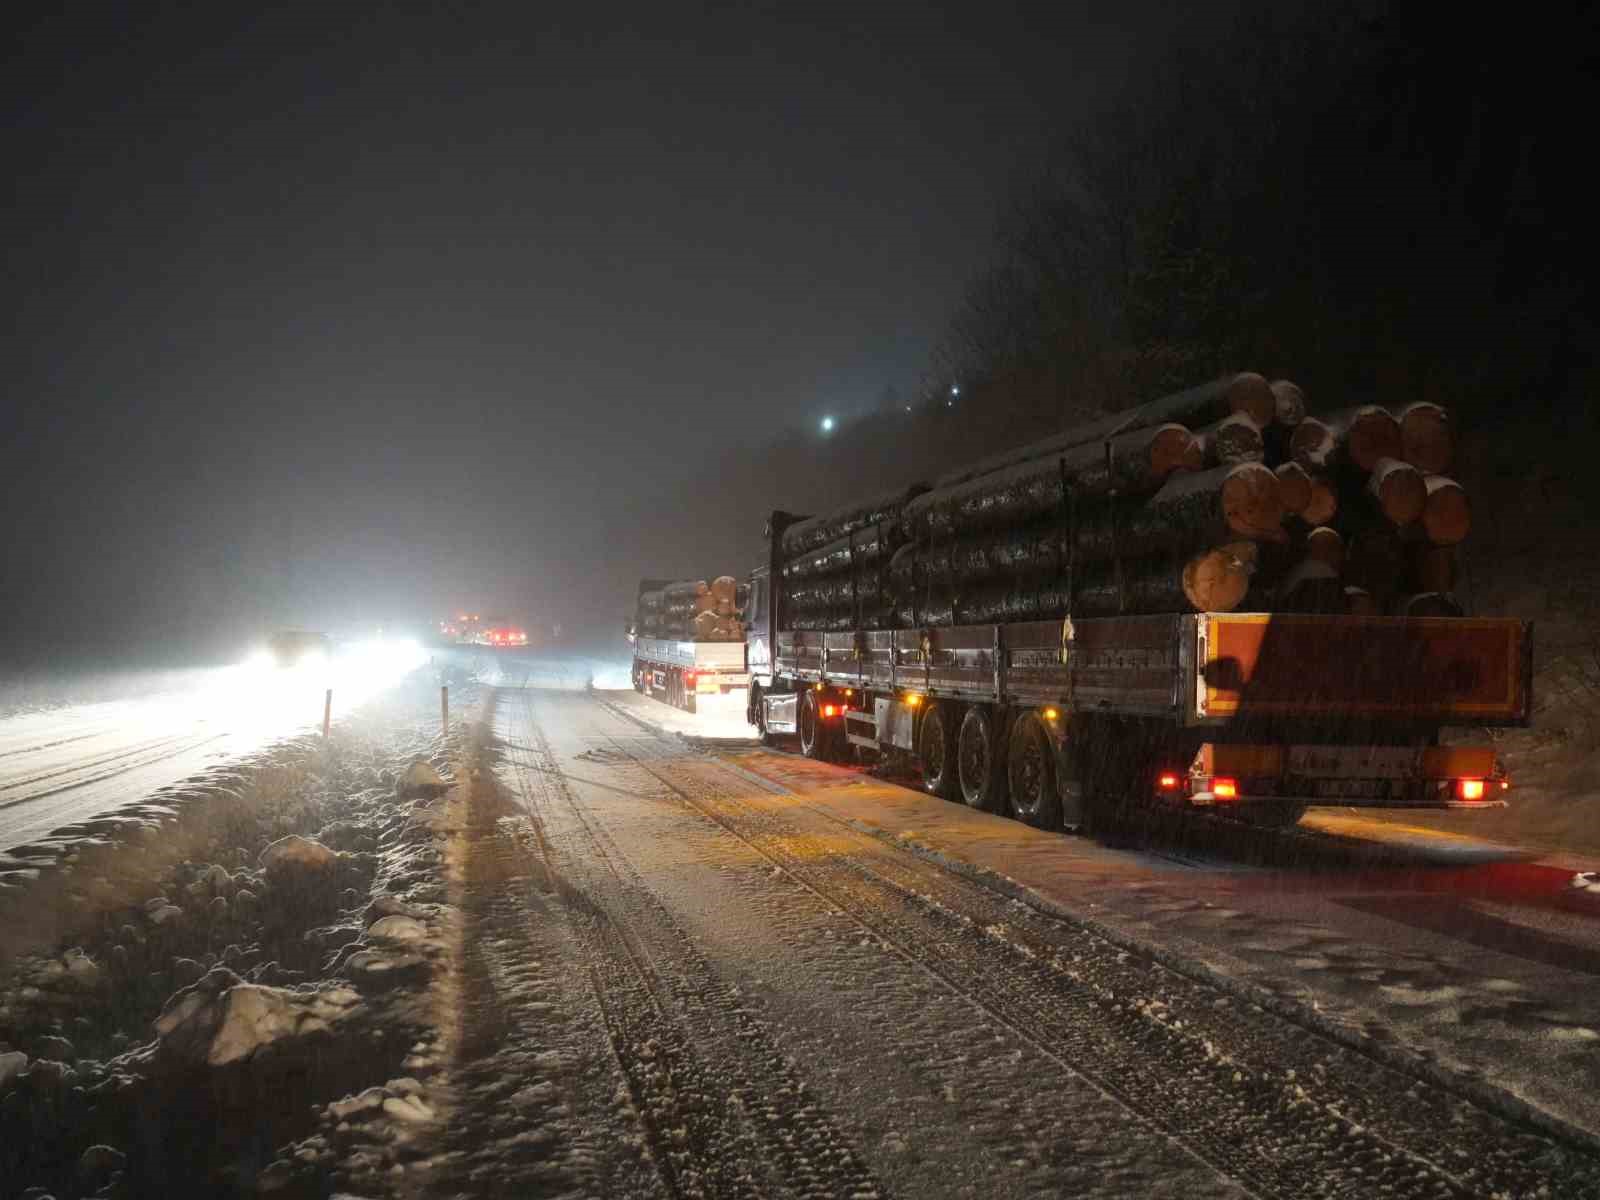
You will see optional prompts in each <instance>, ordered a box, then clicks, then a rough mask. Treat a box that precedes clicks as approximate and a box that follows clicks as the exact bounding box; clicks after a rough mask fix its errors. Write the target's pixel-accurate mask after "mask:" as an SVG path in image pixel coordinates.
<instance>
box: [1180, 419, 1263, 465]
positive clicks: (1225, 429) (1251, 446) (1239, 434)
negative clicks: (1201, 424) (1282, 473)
mask: <svg viewBox="0 0 1600 1200" xmlns="http://www.w3.org/2000/svg"><path fill="white" fill-rule="evenodd" d="M1194 437H1195V441H1196V442H1198V443H1199V445H1200V453H1201V456H1202V457H1203V458H1204V460H1205V465H1206V466H1208V467H1220V466H1225V465H1227V464H1230V463H1242V462H1260V461H1261V460H1262V459H1264V458H1265V457H1266V448H1265V444H1264V443H1263V442H1262V439H1261V426H1259V425H1257V424H1256V422H1255V419H1254V418H1253V417H1251V416H1250V415H1249V414H1248V413H1234V414H1233V415H1232V416H1229V417H1224V418H1223V419H1222V420H1220V421H1217V422H1215V423H1214V424H1211V425H1207V426H1206V427H1205V428H1204V429H1197V430H1196V431H1195V434H1194Z"/></svg>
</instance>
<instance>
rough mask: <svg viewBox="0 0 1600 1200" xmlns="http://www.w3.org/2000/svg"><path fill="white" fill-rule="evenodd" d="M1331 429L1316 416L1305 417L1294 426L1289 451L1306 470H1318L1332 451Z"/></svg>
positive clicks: (1322, 466)
mask: <svg viewBox="0 0 1600 1200" xmlns="http://www.w3.org/2000/svg"><path fill="white" fill-rule="evenodd" d="M1333 448H1334V440H1333V430H1331V429H1329V428H1328V427H1327V425H1325V424H1324V423H1323V422H1321V421H1319V420H1317V418H1316V417H1307V418H1306V419H1305V420H1303V421H1301V422H1300V424H1298V425H1297V426H1295V430H1294V433H1293V435H1291V437H1290V438H1289V453H1290V455H1291V456H1293V458H1294V461H1295V462H1297V463H1299V464H1300V465H1301V466H1302V467H1304V468H1305V469H1306V470H1307V471H1320V470H1322V469H1323V468H1325V467H1326V466H1327V465H1328V458H1329V456H1330V455H1332V453H1333Z"/></svg>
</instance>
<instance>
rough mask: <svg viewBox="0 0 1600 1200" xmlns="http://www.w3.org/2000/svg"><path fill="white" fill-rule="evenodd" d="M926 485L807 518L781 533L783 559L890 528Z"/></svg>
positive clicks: (901, 490) (915, 485) (917, 485)
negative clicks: (859, 533) (851, 536)
mask: <svg viewBox="0 0 1600 1200" xmlns="http://www.w3.org/2000/svg"><path fill="white" fill-rule="evenodd" d="M927 490H928V488H927V485H926V484H920V483H919V484H913V485H912V486H911V487H909V488H902V489H900V490H899V491H896V492H889V493H887V494H885V495H880V496H876V497H874V498H873V499H871V500H868V501H865V502H864V503H861V504H853V505H850V506H848V507H846V508H840V509H835V510H834V511H833V512H831V513H824V514H823V515H822V516H819V517H808V518H807V519H806V520H804V521H801V522H799V523H798V524H796V525H791V526H790V527H789V528H788V529H786V530H784V532H783V557H784V558H785V559H791V558H794V557H795V556H796V555H798V554H803V553H804V552H805V551H807V550H815V549H817V548H818V547H819V546H826V545H827V544H828V543H829V542H836V541H838V540H839V539H840V538H843V537H848V536H849V535H850V534H852V533H857V532H859V531H860V530H863V529H870V528H872V527H874V526H885V527H887V526H890V525H894V524H896V523H897V522H898V521H899V520H900V516H901V513H902V512H903V511H904V509H905V506H906V504H907V503H908V502H909V501H910V500H911V499H912V498H913V497H916V496H920V495H921V494H922V493H923V492H925V491H927Z"/></svg>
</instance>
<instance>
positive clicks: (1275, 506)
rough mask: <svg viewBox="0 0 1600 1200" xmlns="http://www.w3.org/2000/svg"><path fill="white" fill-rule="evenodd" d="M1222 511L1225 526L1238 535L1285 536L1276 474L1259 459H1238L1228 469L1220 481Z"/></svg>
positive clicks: (1257, 537)
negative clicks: (1231, 467) (1221, 482)
mask: <svg viewBox="0 0 1600 1200" xmlns="http://www.w3.org/2000/svg"><path fill="white" fill-rule="evenodd" d="M1222 514H1223V519H1224V520H1225V521H1226V522H1227V524H1228V528H1229V529H1231V530H1233V532H1234V533H1237V534H1238V535H1239V536H1240V537H1246V538H1251V539H1253V540H1255V541H1268V542H1276V541H1283V540H1284V536H1285V535H1284V532H1283V496H1282V494H1281V493H1280V491H1279V489H1278V477H1277V476H1276V475H1274V474H1273V473H1272V472H1271V471H1270V470H1268V469H1267V468H1266V467H1264V466H1262V465H1261V464H1260V463H1240V464H1239V465H1238V466H1236V467H1234V468H1233V470H1232V471H1230V472H1229V473H1228V477H1227V478H1226V479H1225V480H1224V481H1223V484H1222Z"/></svg>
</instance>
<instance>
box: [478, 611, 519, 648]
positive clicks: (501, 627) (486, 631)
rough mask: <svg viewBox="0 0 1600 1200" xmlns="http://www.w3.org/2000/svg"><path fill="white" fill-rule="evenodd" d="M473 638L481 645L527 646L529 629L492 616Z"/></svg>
mask: <svg viewBox="0 0 1600 1200" xmlns="http://www.w3.org/2000/svg"><path fill="white" fill-rule="evenodd" d="M472 640H473V641H474V642H475V643H476V644H478V645H480V646H496V647H500V646H526V645H527V644H528V631H527V630H526V629H523V628H522V627H521V626H518V625H512V624H511V623H510V622H508V621H504V620H501V619H500V618H499V617H490V618H489V619H488V620H487V621H485V622H484V623H483V628H482V629H480V630H479V631H478V633H477V635H476V636H475V637H474V638H473V639H472Z"/></svg>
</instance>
